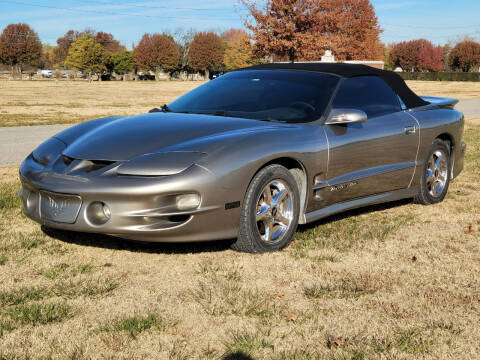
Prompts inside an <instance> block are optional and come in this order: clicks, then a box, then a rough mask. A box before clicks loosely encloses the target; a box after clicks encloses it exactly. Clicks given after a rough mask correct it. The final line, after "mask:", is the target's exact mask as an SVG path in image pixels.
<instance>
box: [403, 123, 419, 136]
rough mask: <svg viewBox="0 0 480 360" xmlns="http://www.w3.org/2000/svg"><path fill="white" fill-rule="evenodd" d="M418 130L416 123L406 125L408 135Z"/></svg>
mask: <svg viewBox="0 0 480 360" xmlns="http://www.w3.org/2000/svg"><path fill="white" fill-rule="evenodd" d="M416 131H417V128H416V127H415V125H412V126H406V127H405V134H406V135H411V134H415V132H416Z"/></svg>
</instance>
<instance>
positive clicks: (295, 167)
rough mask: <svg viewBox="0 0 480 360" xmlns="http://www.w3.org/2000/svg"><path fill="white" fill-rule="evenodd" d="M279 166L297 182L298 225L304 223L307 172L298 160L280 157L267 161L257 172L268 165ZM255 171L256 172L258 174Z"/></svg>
mask: <svg viewBox="0 0 480 360" xmlns="http://www.w3.org/2000/svg"><path fill="white" fill-rule="evenodd" d="M273 164H277V165H281V166H283V167H285V168H287V169H288V171H290V173H291V174H292V175H293V177H294V178H295V181H296V182H297V186H298V191H299V193H300V212H299V221H298V222H299V224H303V223H305V221H304V220H303V218H304V217H303V215H304V212H305V207H306V200H307V172H306V170H305V168H304V166H303V165H302V163H300V162H299V161H298V160H295V159H292V158H289V157H282V158H278V159H273V160H271V161H269V162H268V163H266V164H264V165H263V166H262V167H261V168H260V169H258V171H260V170H261V169H263V168H264V167H267V166H269V165H273ZM258 171H257V172H258Z"/></svg>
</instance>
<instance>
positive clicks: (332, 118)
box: [325, 109, 368, 125]
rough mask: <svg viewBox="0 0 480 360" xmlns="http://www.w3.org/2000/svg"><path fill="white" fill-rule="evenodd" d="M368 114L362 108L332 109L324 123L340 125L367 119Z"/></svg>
mask: <svg viewBox="0 0 480 360" xmlns="http://www.w3.org/2000/svg"><path fill="white" fill-rule="evenodd" d="M367 119H368V116H367V114H366V113H365V111H363V110H357V109H332V111H330V115H329V116H328V119H327V121H325V125H342V124H351V123H361V122H365V121H367Z"/></svg>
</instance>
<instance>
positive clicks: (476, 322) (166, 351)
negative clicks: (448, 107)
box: [0, 119, 480, 360]
mask: <svg viewBox="0 0 480 360" xmlns="http://www.w3.org/2000/svg"><path fill="white" fill-rule="evenodd" d="M465 140H466V141H467V143H468V153H467V157H466V167H465V170H464V172H463V173H462V174H461V175H460V177H459V178H458V179H456V180H455V181H454V182H453V183H452V184H451V188H450V191H449V194H448V196H447V198H446V199H445V201H444V202H442V203H441V204H438V205H435V206H428V207H426V206H420V205H415V204H412V203H411V202H409V201H401V202H396V203H393V204H387V205H381V206H374V207H370V208H367V209H362V210H356V211H351V212H348V213H346V214H342V215H338V216H335V217H332V218H329V219H326V220H323V221H321V222H318V223H316V224H313V225H309V226H303V227H300V228H299V231H298V233H297V235H296V238H295V240H294V242H293V244H292V245H291V246H290V247H288V248H287V249H285V250H284V251H282V252H279V253H273V254H264V255H249V254H239V253H236V252H233V251H231V250H229V249H228V244H227V243H222V242H218V243H210V244H177V245H174V244H170V245H168V244H139V243H134V242H128V241H124V240H120V239H113V238H110V237H106V236H97V235H86V234H71V233H63V232H51V231H50V232H47V233H45V232H42V231H41V230H40V226H39V225H37V224H35V223H33V222H31V221H29V220H28V219H26V218H25V217H24V216H23V215H22V214H21V212H20V210H19V209H20V202H19V200H18V196H17V192H18V187H19V185H18V181H17V171H18V170H17V168H16V167H9V168H0V359H2V360H3V359H37V358H38V359H39V358H41V359H91V358H110V359H114V358H115V359H118V358H121V359H140V358H142V359H143V358H145V359H167V358H168V359H190V358H195V359H218V358H230V359H234V358H235V357H234V356H233V354H237V355H238V354H244V355H246V356H250V357H251V358H254V359H419V358H421V359H477V358H478V354H479V353H480V315H479V314H480V212H479V204H480V191H479V190H480V170H479V169H480V119H476V120H475V119H473V120H472V119H470V120H468V122H467V125H466V130H465ZM228 356H230V357H228ZM237 358H238V357H237ZM244 358H245V357H244ZM247 358H248V357H247Z"/></svg>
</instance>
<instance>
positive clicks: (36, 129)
mask: <svg viewBox="0 0 480 360" xmlns="http://www.w3.org/2000/svg"><path fill="white" fill-rule="evenodd" d="M457 109H459V110H460V111H462V112H463V113H464V114H465V116H466V117H467V118H468V117H480V99H470V100H462V101H460V103H459V104H458V105H457ZM69 126H71V125H43V126H18V127H4V128H2V127H0V166H6V165H19V164H20V162H21V161H22V160H23V159H24V158H25V157H26V156H27V155H28V154H29V153H30V152H31V151H32V150H33V149H34V148H35V147H37V146H38V145H39V144H40V143H41V142H42V141H44V140H46V139H48V138H49V137H50V136H52V135H54V134H56V133H57V132H59V131H62V130H64V129H66V128H68V127H69Z"/></svg>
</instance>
